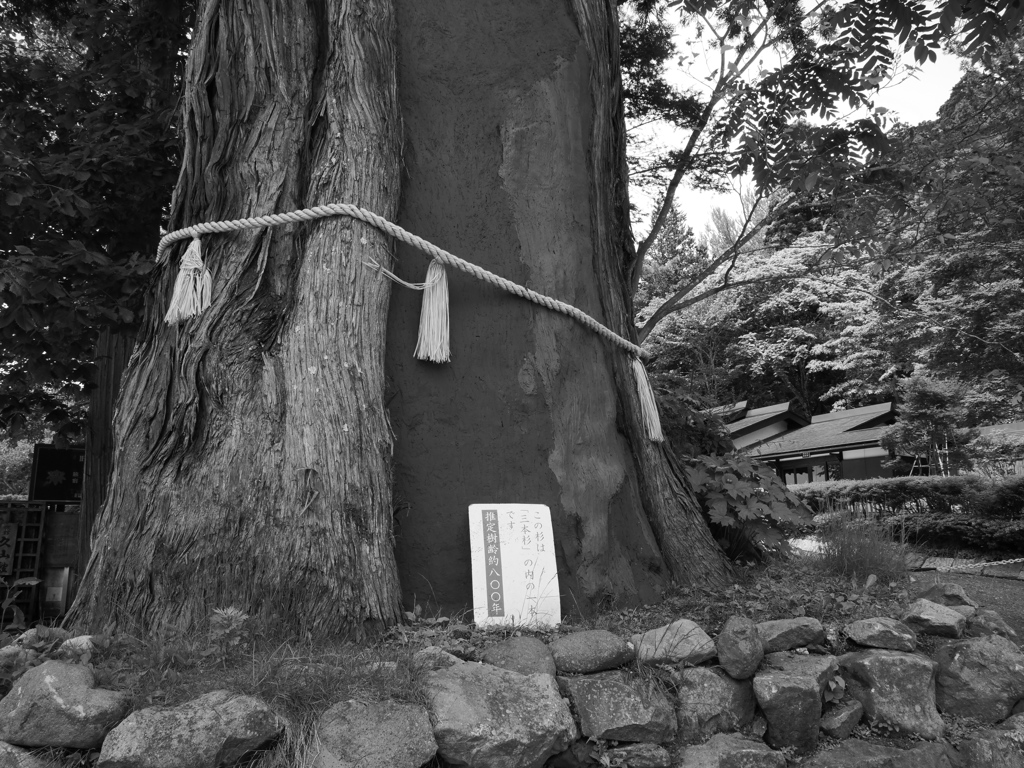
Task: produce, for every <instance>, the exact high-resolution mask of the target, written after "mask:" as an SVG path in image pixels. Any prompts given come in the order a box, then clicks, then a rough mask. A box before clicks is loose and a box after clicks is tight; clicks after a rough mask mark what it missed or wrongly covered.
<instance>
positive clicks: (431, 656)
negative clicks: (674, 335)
mask: <svg viewBox="0 0 1024 768" xmlns="http://www.w3.org/2000/svg"><path fill="white" fill-rule="evenodd" d="M459 664H465V662H464V661H463V660H462V659H460V658H459V657H458V656H456V655H455V654H452V653H448V651H446V650H444V649H443V648H438V647H437V646H436V645H428V646H427V647H426V648H421V649H420V650H418V651H416V653H414V654H413V655H412V668H413V669H414V670H416V671H417V672H428V671H432V670H438V669H447V668H448V667H454V666H457V665H459Z"/></svg>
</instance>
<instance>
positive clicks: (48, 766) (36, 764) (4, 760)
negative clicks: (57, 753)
mask: <svg viewBox="0 0 1024 768" xmlns="http://www.w3.org/2000/svg"><path fill="white" fill-rule="evenodd" d="M53 765H54V764H53V763H52V762H50V761H49V760H43V759H41V758H38V757H36V756H35V755H33V754H32V753H31V752H29V751H28V750H27V749H22V748H21V747H15V746H13V745H11V744H8V743H7V742H5V741H0V768H53Z"/></svg>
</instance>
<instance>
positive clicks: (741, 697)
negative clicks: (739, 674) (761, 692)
mask: <svg viewBox="0 0 1024 768" xmlns="http://www.w3.org/2000/svg"><path fill="white" fill-rule="evenodd" d="M672 682H673V683H674V684H675V686H676V696H677V697H678V700H679V704H678V706H677V707H676V722H677V723H678V724H679V731H678V738H679V739H680V740H681V741H682V742H683V743H686V744H692V743H696V742H701V741H706V740H707V739H708V737H709V736H711V735H712V734H715V733H722V732H730V731H739V730H741V729H743V728H745V727H747V726H748V725H750V723H751V722H752V721H753V719H754V705H755V701H754V686H753V684H752V683H751V682H750V681H749V680H734V679H733V678H731V677H729V675H727V674H725V673H724V672H722V671H720V670H717V669H712V668H709V667H692V668H688V669H681V670H677V671H675V672H673V674H672Z"/></svg>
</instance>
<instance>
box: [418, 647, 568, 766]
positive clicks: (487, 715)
mask: <svg viewBox="0 0 1024 768" xmlns="http://www.w3.org/2000/svg"><path fill="white" fill-rule="evenodd" d="M423 684H424V689H425V692H426V696H427V708H428V709H429V710H430V714H431V720H432V722H433V724H434V738H435V739H436V740H437V745H438V750H437V751H438V754H440V755H441V756H442V757H443V758H445V759H446V760H447V761H448V762H450V763H455V764H463V763H464V764H468V765H472V766H474V768H540V766H542V765H543V764H544V761H545V760H546V759H547V758H548V757H550V756H551V755H554V754H557V753H559V752H562V751H563V750H565V749H566V748H568V746H569V745H570V744H571V743H572V742H573V741H574V740H575V739H576V734H577V731H576V723H575V722H574V721H573V719H572V713H571V712H570V711H569V707H568V706H567V705H566V703H565V701H564V700H563V699H562V697H561V695H560V694H559V693H558V688H557V687H556V685H555V681H554V680H553V679H552V678H551V676H550V675H529V676H526V675H520V674H518V673H516V672H511V671H509V670H505V669H499V668H498V667H492V666H490V665H489V664H453V665H452V666H450V667H447V668H445V669H439V670H434V671H431V672H427V673H426V674H425V675H424V676H423Z"/></svg>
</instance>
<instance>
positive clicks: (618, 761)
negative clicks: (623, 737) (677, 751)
mask: <svg viewBox="0 0 1024 768" xmlns="http://www.w3.org/2000/svg"><path fill="white" fill-rule="evenodd" d="M605 754H606V755H607V756H608V762H609V763H610V764H611V765H626V766H629V768H670V767H671V765H672V755H671V754H669V751H668V750H667V749H665V748H664V747H659V746H658V745H657V744H626V745H624V746H621V747H614V748H613V749H609V750H608V751H607V752H605Z"/></svg>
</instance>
